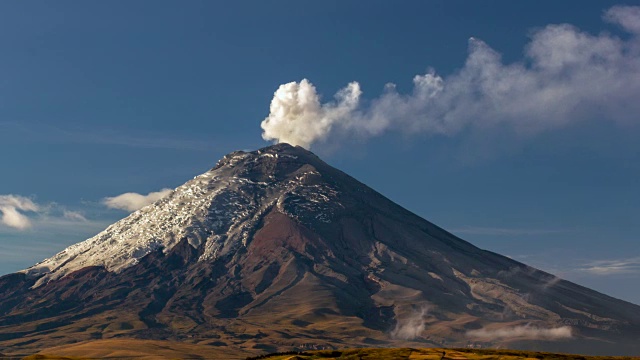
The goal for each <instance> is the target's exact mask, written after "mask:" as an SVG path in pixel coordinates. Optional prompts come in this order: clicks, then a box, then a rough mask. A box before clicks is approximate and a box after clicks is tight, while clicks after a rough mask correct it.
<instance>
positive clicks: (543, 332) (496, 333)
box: [467, 325, 572, 340]
mask: <svg viewBox="0 0 640 360" xmlns="http://www.w3.org/2000/svg"><path fill="white" fill-rule="evenodd" d="M467 337H469V338H473V339H480V340H486V339H491V340H495V339H501V340H503V339H514V338H526V339H530V340H560V339H568V338H571V337H572V333H571V327H569V326H561V327H556V328H541V327H536V326H530V325H524V326H505V327H495V328H487V327H485V328H482V329H477V330H470V331H468V332H467Z"/></svg>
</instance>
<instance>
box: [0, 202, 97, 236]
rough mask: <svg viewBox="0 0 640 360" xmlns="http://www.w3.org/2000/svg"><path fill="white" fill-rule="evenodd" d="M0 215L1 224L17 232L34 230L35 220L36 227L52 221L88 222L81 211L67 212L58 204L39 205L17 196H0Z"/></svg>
mask: <svg viewBox="0 0 640 360" xmlns="http://www.w3.org/2000/svg"><path fill="white" fill-rule="evenodd" d="M0 214H1V215H2V218H0V224H2V225H4V226H6V227H9V228H12V229H16V230H27V229H30V228H32V227H33V226H34V220H35V222H36V225H39V224H41V223H43V222H50V221H51V219H54V220H55V219H66V220H67V221H68V222H70V223H78V222H87V221H88V220H87V218H85V216H84V215H83V214H82V213H81V212H79V211H71V210H67V209H66V208H65V207H64V206H62V205H59V204H56V203H48V204H38V203H36V202H35V201H34V200H33V199H32V198H28V197H25V196H21V195H16V194H7V195H0ZM27 214H31V215H34V216H31V217H29V216H28V215H27Z"/></svg>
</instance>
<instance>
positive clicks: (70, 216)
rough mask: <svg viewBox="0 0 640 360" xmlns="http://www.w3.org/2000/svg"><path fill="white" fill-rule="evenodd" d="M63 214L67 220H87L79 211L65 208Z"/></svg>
mask: <svg viewBox="0 0 640 360" xmlns="http://www.w3.org/2000/svg"><path fill="white" fill-rule="evenodd" d="M62 216H63V217H64V218H65V219H67V220H72V221H82V222H85V221H87V218H86V217H84V215H82V213H81V212H79V211H71V210H63V211H62Z"/></svg>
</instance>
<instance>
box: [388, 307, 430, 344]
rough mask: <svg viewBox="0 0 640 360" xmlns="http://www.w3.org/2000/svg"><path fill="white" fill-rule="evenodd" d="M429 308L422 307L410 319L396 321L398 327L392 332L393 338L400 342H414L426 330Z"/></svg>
mask: <svg viewBox="0 0 640 360" xmlns="http://www.w3.org/2000/svg"><path fill="white" fill-rule="evenodd" d="M428 310H429V308H428V307H427V306H422V307H421V308H420V310H419V311H413V312H412V313H411V314H410V315H409V316H408V317H404V318H402V319H397V320H396V327H395V328H394V329H393V331H391V338H393V339H399V340H413V339H415V338H417V337H419V336H420V334H422V332H423V331H424V329H425V325H424V322H425V317H426V316H427V312H428Z"/></svg>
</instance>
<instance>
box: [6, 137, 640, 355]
mask: <svg viewBox="0 0 640 360" xmlns="http://www.w3.org/2000/svg"><path fill="white" fill-rule="evenodd" d="M267 155H268V156H267ZM211 174H212V175H211V177H210V179H211V180H207V181H210V183H207V184H205V185H206V186H205V185H203V186H204V187H203V186H200V185H198V186H200V187H201V188H202V189H204V190H202V191H209V190H206V189H209V188H208V187H207V186H210V187H211V189H213V187H214V186H217V185H216V184H218V182H220V181H225V179H233V181H229V184H230V185H228V186H226V185H225V187H224V189H223V191H219V190H216V191H218V192H215V197H213V195H212V199H213V200H212V201H211V202H206V201H202V197H201V196H200V195H198V196H193V197H189V198H187V197H185V196H186V195H185V194H188V195H189V196H191V195H192V194H193V193H194V191H193V190H191V189H192V188H188V185H189V184H190V183H191V182H190V183H187V184H185V186H186V187H184V188H178V189H177V190H176V191H175V192H174V193H173V194H172V195H170V196H169V197H168V198H166V199H163V200H161V201H160V202H159V203H158V204H156V205H153V206H151V207H149V208H148V209H145V210H143V211H141V212H138V213H134V214H132V215H131V217H130V218H128V219H129V220H127V219H124V220H123V221H122V222H120V223H116V224H114V226H113V227H110V229H107V231H106V232H105V234H106V235H104V237H103V239H105V240H100V241H105V244H109V241H112V240H110V239H113V237H112V236H116V235H111V234H112V233H113V234H115V233H116V231H120V230H118V229H121V228H122V229H125V228H126V229H130V228H132V227H135V226H143V225H144V228H141V229H143V230H144V229H155V228H158V227H159V226H161V225H162V224H156V223H154V221H156V220H155V219H159V218H160V217H161V216H165V215H162V214H164V213H162V214H161V213H160V212H161V211H162V209H163V207H162V206H165V205H166V204H171V202H172V201H174V202H175V203H178V199H179V200H180V201H179V203H180V204H181V205H180V206H183V204H186V205H184V206H187V205H190V204H191V205H193V204H196V205H197V210H190V212H189V214H191V213H193V214H195V213H197V214H200V213H202V214H204V215H202V216H201V217H198V218H196V217H195V215H194V217H193V218H189V219H190V220H189V221H191V222H190V223H189V222H185V224H186V225H184V226H185V229H186V228H188V229H190V230H189V231H191V232H187V233H186V234H187V235H181V237H178V236H177V235H176V239H175V243H174V244H173V245H172V246H171V247H169V246H158V247H157V248H155V249H154V250H153V251H150V252H149V253H146V254H144V256H141V257H140V258H139V259H138V260H136V262H135V264H134V265H131V266H128V267H123V268H117V269H116V270H113V269H112V268H110V266H112V265H110V264H111V263H110V262H109V261H112V259H111V258H108V259H101V258H100V257H99V256H98V257H96V256H95V255H91V257H89V254H92V253H91V251H92V250H91V249H94V248H96V247H97V246H98V245H99V244H97V243H96V245H92V246H91V247H88V250H83V251H84V252H83V253H72V252H71V251H72V250H69V251H68V252H65V253H61V255H59V256H58V257H57V258H59V259H63V260H64V261H59V262H55V263H54V262H49V263H47V262H45V263H44V264H45V265H46V266H47V267H46V271H45V272H43V271H42V270H38V271H39V272H36V271H35V270H33V271H30V270H27V271H26V272H21V273H16V274H10V275H6V276H4V277H1V278H0V351H2V352H3V353H7V354H9V355H12V354H16V355H30V354H34V353H37V352H40V351H45V349H46V351H55V353H56V354H62V355H64V354H68V355H74V356H75V355H77V354H84V356H90V357H93V356H95V357H104V356H117V354H119V353H120V351H124V350H118V349H122V348H126V349H127V350H126V351H129V353H130V352H131V351H133V352H135V351H136V350H137V349H140V351H141V353H144V352H146V351H147V350H146V349H150V348H153V349H156V350H157V351H158V352H166V356H167V357H173V356H179V355H178V354H179V353H180V354H190V355H189V356H191V355H193V357H202V358H220V357H219V355H217V354H224V358H243V357H246V356H254V355H259V354H266V353H272V352H277V351H287V350H300V351H302V350H308V351H310V350H322V349H337V348H349V347H412V348H425V347H450V346H455V347H466V346H474V347H489V346H490V347H505V346H508V347H514V348H519V349H530V350H544V351H563V352H576V353H588V354H608V355H629V354H638V353H640V345H639V344H638V338H640V306H638V305H634V304H631V303H628V302H624V301H621V300H618V299H615V298H612V297H609V296H606V295H604V294H601V293H598V292H596V291H593V290H590V289H587V288H584V287H582V286H579V285H576V284H573V283H571V282H568V281H564V280H561V279H558V278H556V277H555V276H553V275H550V274H548V273H545V272H543V271H540V270H537V269H534V268H532V267H529V266H527V265H524V264H522V263H519V262H516V261H513V260H511V259H509V258H506V257H504V256H501V255H498V254H495V253H492V252H489V251H485V250H481V249H479V248H477V247H475V246H473V245H471V244H469V243H468V242H466V241H464V240H462V239H460V238H457V237H456V236H454V235H452V234H450V233H448V232H447V231H445V230H443V229H441V228H439V227H437V226H435V225H434V224H432V223H430V222H428V221H426V220H424V219H422V218H420V217H418V216H416V215H415V214H413V213H411V212H409V211H407V210H405V209H403V208H402V207H400V206H399V205H397V204H395V203H393V202H391V201H390V200H388V199H386V198H385V197H383V196H382V195H380V194H379V193H377V192H375V191H374V190H372V189H370V188H368V187H367V186H365V185H364V184H362V183H360V182H358V181H356V180H355V179H353V178H351V177H350V176H348V175H346V174H344V173H342V172H340V171H339V170H336V169H334V168H332V167H330V166H329V165H327V164H326V163H324V162H323V161H322V160H320V159H319V158H317V157H316V156H315V155H313V154H312V153H310V152H308V151H306V150H304V149H302V148H299V147H291V146H289V145H286V144H280V145H276V146H272V147H268V148H265V149H261V150H259V151H255V152H252V153H243V152H236V153H232V154H230V155H228V156H227V157H225V158H224V159H223V160H221V161H220V163H219V164H218V165H217V166H216V168H214V169H213V170H212V172H211ZM214 175H215V176H214ZM207 179H209V178H207ZM238 179H240V180H238ZM194 181H201V182H202V181H203V180H192V182H194ZM262 184H266V185H262ZM185 189H189V190H188V191H187V190H185ZM216 189H218V188H216ZM423 190H424V189H420V191H423ZM212 191H213V190H212ZM185 199H187V200H185ZM229 199H231V200H229ZM223 200H225V201H227V202H228V203H229V204H235V205H237V204H244V205H243V206H244V207H243V208H242V209H244V210H243V211H238V212H237V214H238V215H234V216H235V217H234V220H233V221H235V222H230V223H229V224H230V225H228V226H226V225H225V226H223V227H221V226H222V225H220V224H222V223H221V222H219V221H218V222H215V221H213V220H212V219H213V216H214V215H215V214H221V213H223V212H221V211H218V212H214V210H216V211H217V210H218V209H219V208H220V206H222V205H220V204H221V202H222V201H223ZM196 205H194V206H196ZM166 206H169V205H166ZM225 206H226V205H225ZM198 216H200V215H198ZM132 219H133V220H132ZM127 221H128V222H127ZM165 221H168V220H163V223H164V222H165ZM181 221H182V220H181ZM125 225H126V226H125ZM223 225H224V224H223ZM220 229H223V230H220ZM122 231H124V230H122ZM145 231H146V230H145ZM171 231H177V230H171V229H169V230H167V232H171ZM181 231H182V230H181ZM185 231H186V230H185ZM221 231H224V233H221ZM138 233H140V234H143V233H144V231H142V230H141V231H140V232H138ZM181 234H184V232H182V233H181ZM101 239H102V238H101ZM118 239H120V238H118ZM202 239H206V241H205V240H202ZM129 240H130V241H132V242H133V241H135V240H137V239H135V238H133V237H132V238H131V239H128V238H126V239H124V240H123V241H124V242H125V243H126V241H129ZM112 243H113V244H120V245H118V246H121V244H122V241H120V240H118V241H112ZM100 246H101V245H100ZM113 246H116V245H113ZM212 248H214V249H216V250H215V251H212V252H211V253H212V254H214V255H215V256H204V255H206V254H208V253H207V251H209V250H210V249H212ZM69 254H73V255H69ZM65 256H66V257H65ZM83 256H84V258H83ZM57 258H56V259H57ZM80 259H90V260H91V261H93V262H92V263H90V264H91V265H89V266H85V267H78V266H76V267H74V266H75V264H77V263H78V261H80ZM56 261H57V260H56ZM82 261H85V260H82ZM50 264H53V265H50ZM82 264H84V262H83V263H82ZM87 264H89V263H88V262H87ZM39 266H40V268H38V267H37V266H36V267H34V269H41V268H44V267H43V266H44V265H39ZM132 339H137V340H135V341H134V340H132ZM157 340H167V341H171V346H166V345H163V344H168V343H165V342H158V341H157ZM105 349H106V350H105ZM83 352H84V353H83ZM163 354H165V353H163ZM173 354H175V355H173ZM163 356H165V355H163Z"/></svg>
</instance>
